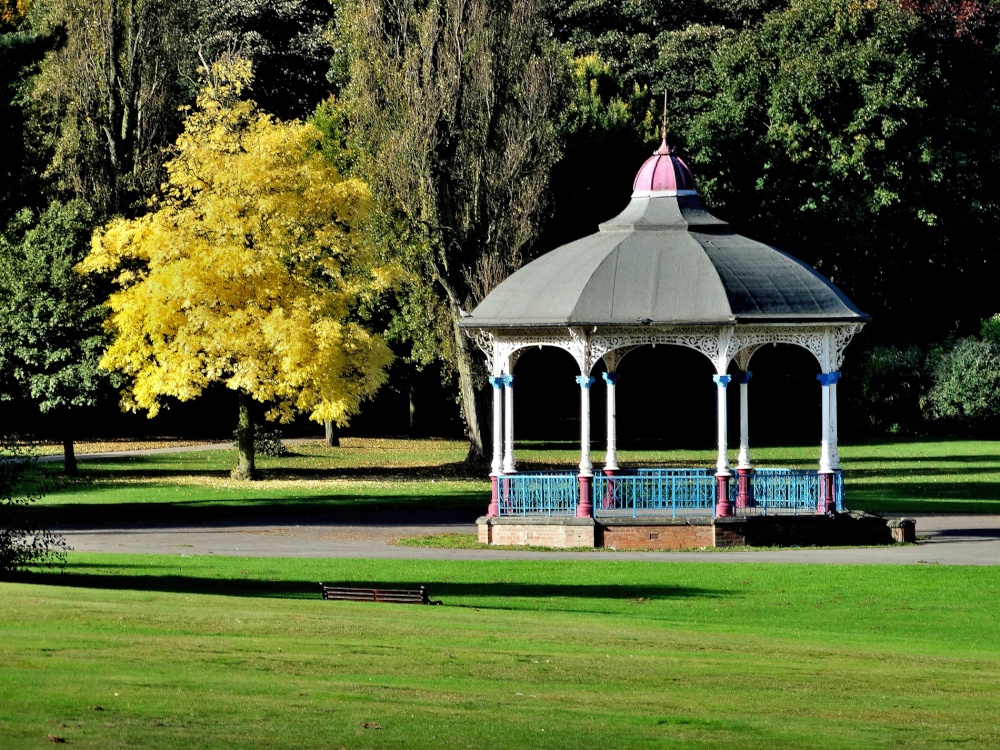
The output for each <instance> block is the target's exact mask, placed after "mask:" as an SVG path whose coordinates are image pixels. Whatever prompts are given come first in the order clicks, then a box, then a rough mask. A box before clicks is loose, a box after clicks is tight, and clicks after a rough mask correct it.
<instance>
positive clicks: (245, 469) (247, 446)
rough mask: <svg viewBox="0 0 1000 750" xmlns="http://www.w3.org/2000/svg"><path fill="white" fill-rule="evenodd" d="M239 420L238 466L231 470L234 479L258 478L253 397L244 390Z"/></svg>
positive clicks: (241, 392)
mask: <svg viewBox="0 0 1000 750" xmlns="http://www.w3.org/2000/svg"><path fill="white" fill-rule="evenodd" d="M238 393H239V410H240V411H239V421H238V422H237V424H236V468H235V469H233V470H232V472H230V476H231V477H232V478H233V479H256V478H257V466H256V463H255V460H254V458H255V457H254V445H253V440H254V424H253V412H252V408H251V407H252V405H253V399H251V398H250V394H248V393H247V392H246V391H244V390H242V389H241V390H240V391H239V392H238Z"/></svg>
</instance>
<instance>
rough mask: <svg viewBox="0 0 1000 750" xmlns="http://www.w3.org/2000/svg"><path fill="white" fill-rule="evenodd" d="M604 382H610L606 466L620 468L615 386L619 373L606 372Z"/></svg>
mask: <svg viewBox="0 0 1000 750" xmlns="http://www.w3.org/2000/svg"><path fill="white" fill-rule="evenodd" d="M604 382H605V383H607V384H608V451H607V453H606V454H605V456H604V468H605V469H608V470H611V471H617V470H618V412H617V405H616V403H615V388H616V386H617V385H618V373H617V372H606V373H604Z"/></svg>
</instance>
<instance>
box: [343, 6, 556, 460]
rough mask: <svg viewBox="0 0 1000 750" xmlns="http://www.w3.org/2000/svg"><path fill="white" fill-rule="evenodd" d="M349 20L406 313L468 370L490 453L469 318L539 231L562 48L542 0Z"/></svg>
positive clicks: (467, 404)
mask: <svg viewBox="0 0 1000 750" xmlns="http://www.w3.org/2000/svg"><path fill="white" fill-rule="evenodd" d="M338 24H339V33H340V36H339V41H340V47H341V50H342V54H341V57H340V58H339V61H338V63H339V66H340V67H339V71H340V74H341V76H342V77H343V79H342V82H341V83H342V86H343V88H342V91H341V111H342V113H343V116H344V118H345V119H346V122H347V133H348V134H349V139H350V141H351V143H352V145H353V147H354V149H355V152H356V154H357V161H356V163H355V167H354V169H355V171H356V172H357V173H359V174H361V175H363V176H364V177H365V178H366V179H368V180H370V181H371V183H372V185H373V188H374V191H375V196H376V206H377V209H378V211H379V213H380V215H381V224H380V228H381V231H382V232H383V236H384V237H387V238H389V239H388V242H389V243H390V244H391V245H393V246H394V247H396V248H398V249H399V250H400V252H401V254H402V257H404V258H406V263H407V266H408V268H410V269H411V270H412V271H413V273H414V277H413V279H414V282H415V283H412V284H410V285H409V287H408V288H409V290H410V293H409V294H407V295H406V296H405V298H404V299H403V300H402V304H401V305H400V307H399V313H400V314H399V315H397V322H399V323H400V325H401V327H402V329H403V330H404V333H405V335H406V336H407V337H408V338H410V339H411V340H413V341H415V343H416V345H417V348H418V349H419V348H421V347H422V348H424V349H431V350H433V351H434V352H435V354H436V355H437V356H439V357H441V358H442V359H443V360H444V361H445V362H447V363H448V364H449V365H450V366H451V367H452V368H454V371H456V372H457V373H458V379H459V392H460V397H461V404H462V409H463V415H464V417H465V421H466V426H467V430H468V434H469V437H470V441H471V452H470V457H472V458H482V457H483V455H484V451H483V440H482V424H481V422H482V420H481V418H480V415H479V410H480V409H479V405H478V403H477V397H476V392H477V390H481V389H482V387H483V385H484V384H485V378H484V377H478V378H477V377H476V376H475V372H476V370H475V369H474V368H477V367H478V360H479V357H478V356H476V357H475V358H474V357H473V353H472V344H471V342H470V341H469V340H468V338H467V337H466V336H465V334H464V333H463V332H462V331H461V330H459V328H458V322H459V319H460V317H461V311H462V309H463V307H465V306H472V305H475V304H477V303H478V301H479V300H480V299H481V298H482V297H483V296H484V295H485V294H486V292H488V291H489V290H490V289H492V288H493V286H495V285H496V284H497V283H498V282H499V281H501V280H502V279H503V278H504V277H505V276H506V275H507V274H508V273H510V271H511V270H512V269H514V268H517V266H518V265H519V264H520V263H521V260H522V257H523V256H522V253H523V251H524V250H525V249H526V248H527V247H528V246H529V245H530V243H531V242H532V240H533V239H534V238H535V237H536V236H537V233H538V231H539V226H540V220H541V218H542V216H543V214H542V209H543V207H544V205H545V201H546V188H547V186H548V180H549V173H550V170H551V167H552V164H553V163H554V162H555V161H556V158H557V157H558V154H559V151H558V138H557V131H556V121H557V118H558V113H559V109H560V103H561V101H562V100H563V97H564V91H565V87H566V83H567V78H566V72H567V68H566V64H565V58H564V57H563V55H562V53H561V51H560V49H559V48H558V47H557V46H556V45H555V44H554V43H553V41H552V39H551V36H550V30H549V27H548V25H547V23H546V20H545V17H544V5H543V4H542V3H540V2H537V0H508V1H506V2H499V3H497V2H487V1H486V0H468V1H466V0H420V1H419V2H410V1H409V0H389V1H388V2H384V1H383V0H350V1H349V2H345V3H344V4H343V5H341V6H340V8H339V16H338ZM428 321H433V322H434V323H436V325H431V326H429V325H428ZM428 341H431V342H432V343H431V344H430V345H428V344H427V342H428Z"/></svg>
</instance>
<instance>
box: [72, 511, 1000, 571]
mask: <svg viewBox="0 0 1000 750" xmlns="http://www.w3.org/2000/svg"><path fill="white" fill-rule="evenodd" d="M914 517H916V518H917V537H918V538H919V539H920V541H919V542H918V544H916V545H906V546H899V547H865V548H852V549H808V548H805V549H788V550H760V551H739V552H728V551H705V552H613V551H606V550H599V551H594V552H556V551H553V552H530V551H523V552H522V551H507V550H452V549H423V548H418V547H400V546H396V545H394V544H393V542H395V541H396V540H398V539H400V538H402V537H409V536H421V535H425V534H447V533H459V534H474V533H475V531H476V527H475V525H474V524H473V523H469V522H468V521H465V522H463V521H454V520H447V519H445V520H441V521H438V522H435V523H427V522H419V521H409V522H405V521H404V522H396V523H393V522H391V521H386V522H381V523H378V522H375V523H373V522H365V521H363V520H361V519H335V518H331V517H314V518H309V519H297V520H298V521H299V523H294V524H293V523H283V522H282V521H281V520H280V519H268V520H264V521H261V522H258V523H254V524H248V525H226V526H200V527H183V526H165V527H152V528H136V527H124V528H106V529H83V528H66V529H61V530H59V533H61V534H62V535H63V536H65V537H66V540H67V541H68V542H69V544H70V545H71V546H72V547H73V548H74V549H75V550H77V551H81V552H139V553H160V554H181V555H236V556H242V557H320V558H322V557H348V558H350V557H368V558H397V559H399V558H411V559H434V560H588V559H598V560H657V561H669V560H677V561H680V560H684V561H702V562H728V563H735V562H793V563H823V564H872V563H889V564H898V565H914V564H930V565H1000V516H941V515H915V516H914Z"/></svg>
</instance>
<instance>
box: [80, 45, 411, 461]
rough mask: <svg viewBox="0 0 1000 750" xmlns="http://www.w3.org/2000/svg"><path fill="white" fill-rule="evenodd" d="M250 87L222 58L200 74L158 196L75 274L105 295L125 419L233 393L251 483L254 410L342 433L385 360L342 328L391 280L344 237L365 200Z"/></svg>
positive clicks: (303, 131) (241, 67)
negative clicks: (254, 405)
mask: <svg viewBox="0 0 1000 750" xmlns="http://www.w3.org/2000/svg"><path fill="white" fill-rule="evenodd" d="M251 76H252V72H251V69H250V65H249V63H247V62H245V61H242V60H232V59H230V60H224V61H221V62H218V63H216V64H215V65H213V66H212V68H211V70H210V71H207V72H206V78H207V83H206V85H205V87H204V88H203V89H202V91H201V93H200V95H199V97H198V100H197V106H196V107H195V108H194V109H193V110H192V111H191V112H190V113H189V114H188V116H187V118H186V120H185V124H184V130H183V133H182V134H181V135H180V136H179V138H178V139H177V143H176V153H175V156H174V158H173V159H172V160H170V161H169V162H168V163H167V165H166V169H167V175H168V179H167V182H166V183H165V184H164V185H163V188H162V195H161V196H160V197H159V198H156V199H154V200H152V201H151V202H150V209H151V210H150V211H149V212H148V213H147V214H145V215H144V216H140V217H139V218H136V219H132V220H125V219H116V220H114V221H112V222H111V223H109V224H108V225H107V226H105V227H103V228H102V229H100V230H98V231H97V232H96V233H95V235H94V237H93V242H92V247H91V252H90V255H89V256H88V257H87V258H86V259H85V260H84V261H83V262H82V263H81V266H80V270H81V271H83V272H84V273H100V274H107V275H109V276H110V277H111V278H112V279H113V281H114V282H115V284H116V285H117V291H116V292H114V293H113V294H112V295H111V297H110V298H109V300H108V302H107V304H108V306H109V307H110V309H111V316H110V318H109V326H110V327H111V329H112V331H113V333H114V336H115V338H114V341H113V343H112V344H111V346H110V347H109V348H108V350H107V352H106V353H105V354H104V357H103V359H102V361H101V366H102V367H105V368H107V369H109V370H116V371H119V372H122V373H124V374H125V375H127V376H128V377H129V382H130V385H129V387H128V388H127V389H126V390H125V391H124V392H123V394H122V395H123V407H124V408H127V409H130V410H132V411H136V410H140V409H143V410H147V411H148V414H149V416H150V417H153V416H155V415H156V414H157V412H158V411H159V409H160V407H161V403H162V398H163V397H164V396H173V397H175V398H177V399H180V400H182V401H187V400H189V399H192V398H195V397H196V396H198V395H200V394H201V393H202V391H203V390H204V389H205V387H206V386H208V385H209V384H211V383H217V382H221V383H224V384H225V385H226V386H227V387H229V388H231V389H233V390H236V391H237V392H238V393H239V404H240V417H239V428H238V430H237V435H238V441H237V442H238V445H239V459H238V462H237V466H236V468H235V469H234V470H233V476H234V477H236V478H252V477H253V475H254V455H253V420H252V419H251V408H250V406H251V399H255V400H257V401H259V402H261V403H263V404H265V405H267V413H266V417H267V418H268V419H278V420H281V421H289V420H290V419H291V418H292V417H293V415H294V414H295V413H306V414H308V415H309V416H310V417H311V418H312V419H314V420H316V421H318V422H323V421H328V420H332V421H334V422H337V423H338V424H341V425H343V424H345V423H346V420H347V419H348V418H349V417H350V415H351V414H353V413H355V412H356V411H357V410H358V408H359V406H360V403H361V401H362V400H363V399H365V398H367V397H369V396H371V395H372V394H373V393H374V392H375V391H376V390H377V389H378V388H379V386H380V385H382V383H384V382H385V380H386V373H385V370H386V367H387V366H388V364H389V361H390V359H391V356H392V355H391V353H390V351H389V349H388V347H387V346H386V345H385V343H384V341H383V340H382V338H381V337H379V336H378V335H375V334H373V333H371V332H370V331H368V330H366V328H364V327H363V326H362V325H360V324H359V323H358V322H356V321H354V320H352V316H351V312H352V310H354V309H356V307H357V306H358V304H359V302H362V301H363V300H364V299H365V298H366V296H367V295H372V294H375V293H377V292H379V291H381V290H383V289H384V288H385V287H386V286H387V285H388V284H390V283H391V281H392V279H393V277H394V272H393V270H392V269H391V268H390V267H388V266H386V265H380V264H379V262H378V259H377V257H376V256H375V253H374V252H373V251H372V249H371V248H370V246H369V245H367V244H366V243H365V242H364V241H363V240H362V239H361V238H360V237H359V234H358V232H357V231H356V225H357V222H358V220H359V218H360V217H362V216H363V215H364V213H365V212H366V211H367V210H368V208H369V204H370V202H371V201H370V193H369V190H368V187H367V186H366V185H365V183H363V182H362V181H360V180H356V179H343V178H341V176H340V175H339V174H338V173H337V171H336V169H335V168H334V167H333V166H331V164H330V163H329V162H328V161H327V160H326V159H325V158H324V157H323V156H322V155H321V153H320V151H319V141H320V133H319V131H318V130H317V129H316V128H315V127H313V126H312V125H310V124H305V123H301V122H298V121H293V122H281V121H278V120H276V119H274V118H273V117H270V116H269V115H267V114H265V113H263V112H261V111H259V110H258V108H257V106H256V104H254V103H253V102H252V101H246V100H242V99H240V95H241V93H242V91H243V89H244V88H245V87H246V85H247V84H248V83H249V82H250V80H251Z"/></svg>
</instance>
